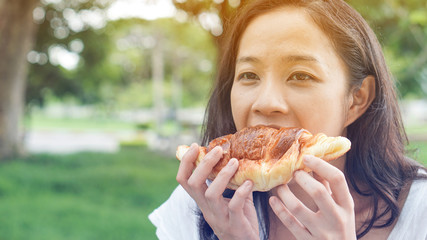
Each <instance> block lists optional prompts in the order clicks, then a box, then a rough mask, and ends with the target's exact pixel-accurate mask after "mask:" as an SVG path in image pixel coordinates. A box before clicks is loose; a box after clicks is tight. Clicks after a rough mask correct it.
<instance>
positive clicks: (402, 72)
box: [348, 0, 427, 98]
mask: <svg viewBox="0 0 427 240" xmlns="http://www.w3.org/2000/svg"><path fill="white" fill-rule="evenodd" d="M348 2H349V4H350V5H352V6H353V7H355V8H356V9H357V10H358V11H359V12H360V13H361V14H362V16H363V17H364V18H365V19H366V20H367V21H368V22H369V24H370V25H371V27H372V28H373V29H374V31H375V32H376V34H377V36H378V38H379V40H380V42H381V44H382V45H383V49H384V53H385V56H386V60H387V62H388V65H389V67H390V69H391V71H392V73H393V75H394V77H395V78H396V79H397V81H398V85H397V87H398V89H399V92H400V94H401V96H403V97H406V98H419V97H424V98H425V97H426V96H427V2H426V1H423V0H406V1H402V0H384V1H369V0H357V1H356V0H349V1H348Z"/></svg>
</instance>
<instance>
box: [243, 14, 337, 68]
mask: <svg viewBox="0 0 427 240" xmlns="http://www.w3.org/2000/svg"><path fill="white" fill-rule="evenodd" d="M289 53H298V54H299V55H300V54H303V55H308V56H312V57H314V58H316V59H318V60H325V61H328V58H335V59H336V60H338V61H339V59H337V58H338V56H337V54H336V51H335V49H334V47H333V44H332V42H331V41H330V40H329V38H328V37H327V35H326V34H325V33H324V32H323V31H322V30H321V29H320V28H319V27H318V26H317V24H316V23H315V22H314V21H313V19H312V18H311V17H310V15H309V14H308V13H307V12H306V11H305V10H304V9H302V8H297V7H283V8H280V9H277V10H274V11H271V12H267V13H265V14H262V15H260V16H258V17H256V18H255V19H253V20H252V21H251V23H250V24H249V25H248V27H247V28H246V30H245V31H244V32H243V35H242V37H241V39H240V43H239V51H238V58H239V57H242V56H258V55H273V56H274V55H288V54H289Z"/></svg>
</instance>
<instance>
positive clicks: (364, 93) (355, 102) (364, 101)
mask: <svg viewBox="0 0 427 240" xmlns="http://www.w3.org/2000/svg"><path fill="white" fill-rule="evenodd" d="M374 99H375V77H374V76H372V75H369V76H367V77H366V78H365V79H363V82H362V85H361V86H360V88H355V89H354V90H353V93H352V94H351V96H350V100H349V108H348V112H347V121H346V124H345V126H346V127H347V126H348V125H350V124H352V123H353V122H354V121H356V120H357V119H358V118H359V117H360V116H362V114H363V113H365V112H366V110H367V109H368V107H369V106H370V105H371V103H372V101H374Z"/></svg>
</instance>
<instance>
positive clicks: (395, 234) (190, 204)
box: [148, 180, 427, 240]
mask: <svg viewBox="0 0 427 240" xmlns="http://www.w3.org/2000/svg"><path fill="white" fill-rule="evenodd" d="M148 218H149V219H150V221H151V222H152V223H153V224H154V225H155V226H156V228H157V230H156V234H157V237H158V238H159V239H160V240H197V239H199V236H198V228H197V223H198V216H197V205H196V202H195V201H194V200H193V199H192V198H191V197H190V195H188V193H187V192H186V191H185V190H184V189H183V188H182V187H181V186H178V187H177V188H176V189H175V190H174V191H173V193H172V195H171V196H170V197H169V199H168V200H167V201H166V202H164V203H163V204H162V205H161V206H160V207H159V208H157V209H155V210H154V211H153V212H152V213H151V214H150V215H149V216H148ZM387 239H388V240H409V239H410V240H427V181H426V180H417V181H414V182H413V183H412V185H411V188H410V190H409V194H408V197H407V199H406V201H405V204H404V205H403V208H402V211H401V213H400V216H399V218H398V219H397V223H396V225H395V226H394V228H393V230H392V232H391V233H390V235H389V237H388V238H387Z"/></svg>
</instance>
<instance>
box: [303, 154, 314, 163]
mask: <svg viewBox="0 0 427 240" xmlns="http://www.w3.org/2000/svg"><path fill="white" fill-rule="evenodd" d="M312 157H313V156H312V155H305V156H304V158H303V161H304V164H310V163H311V158H312Z"/></svg>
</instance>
